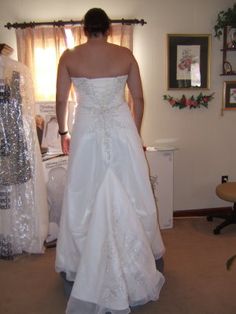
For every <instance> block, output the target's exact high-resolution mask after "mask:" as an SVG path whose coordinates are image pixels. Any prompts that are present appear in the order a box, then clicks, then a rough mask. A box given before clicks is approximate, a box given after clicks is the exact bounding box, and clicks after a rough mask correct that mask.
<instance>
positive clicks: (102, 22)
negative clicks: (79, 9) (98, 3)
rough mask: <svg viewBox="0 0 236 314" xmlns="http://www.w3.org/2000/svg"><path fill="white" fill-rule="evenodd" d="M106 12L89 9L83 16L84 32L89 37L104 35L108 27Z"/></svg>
mask: <svg viewBox="0 0 236 314" xmlns="http://www.w3.org/2000/svg"><path fill="white" fill-rule="evenodd" d="M110 23H111V22H110V19H109V17H108V16H107V14H106V12H105V11H103V10H102V9H99V8H93V9H90V10H89V11H88V12H87V13H86V14H85V16H84V31H85V33H86V34H87V35H88V36H89V37H90V36H95V37H97V36H98V35H99V34H102V35H105V34H106V32H107V31H108V30H109V27H110Z"/></svg>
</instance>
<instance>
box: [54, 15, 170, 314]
mask: <svg viewBox="0 0 236 314" xmlns="http://www.w3.org/2000/svg"><path fill="white" fill-rule="evenodd" d="M109 29H110V21H109V18H108V17H107V15H106V13H105V12H104V11H103V10H101V9H91V10H89V11H88V12H87V14H86V15H85V19H84V31H85V34H86V36H87V42H86V43H85V44H83V45H80V46H77V47H75V48H74V49H73V50H67V51H65V52H64V53H63V55H62V57H61V59H60V62H59V67H58V79H57V101H56V109H57V118H58V124H59V134H60V135H61V144H62V150H63V152H64V153H65V154H69V165H68V176H67V183H66V188H65V194H64V202H63V210H62V217H61V222H60V232H59V237H58V243H57V254H56V270H57V271H58V272H63V273H65V274H66V279H67V280H69V281H73V282H74V284H73V289H72V292H71V295H70V298H69V301H68V305H67V310H66V312H67V313H68V314H72V313H78V314H105V313H112V314H126V313H129V312H130V307H132V306H136V305H140V304H144V303H146V302H148V301H151V300H157V299H158V297H159V293H160V290H161V288H162V286H163V283H164V281H165V279H164V277H163V275H162V273H161V272H159V271H158V270H157V269H156V265H155V259H156V260H158V259H160V258H161V257H162V256H163V254H164V245H163V242H162V238H161V234H160V230H159V226H158V221H157V213H156V206H155V202H154V197H153V193H152V189H151V185H150V181H149V175H148V167H147V163H146V159H145V155H144V152H143V148H142V143H141V139H140V136H139V133H140V128H141V121H142V115H143V94H142V85H141V79H140V74H139V69H138V65H137V62H136V60H135V58H134V57H133V55H132V53H131V52H130V51H129V50H128V49H126V48H123V47H120V46H116V45H113V44H109V43H107V35H108V33H109ZM71 84H73V86H74V89H75V91H76V93H77V100H78V106H77V109H76V115H75V122H74V126H73V131H72V136H70V134H69V133H68V125H67V116H68V115H67V100H68V94H69V90H70V87H71ZM126 84H127V85H128V87H129V90H130V92H131V95H132V98H133V102H134V111H135V113H134V119H133V118H132V115H131V113H130V110H129V107H128V105H127V103H126V102H125V100H124V88H125V85H126Z"/></svg>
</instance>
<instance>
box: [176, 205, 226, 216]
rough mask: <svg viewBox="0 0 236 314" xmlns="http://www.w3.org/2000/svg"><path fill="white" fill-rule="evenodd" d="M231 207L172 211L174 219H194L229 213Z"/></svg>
mask: <svg viewBox="0 0 236 314" xmlns="http://www.w3.org/2000/svg"><path fill="white" fill-rule="evenodd" d="M231 210H232V207H217V208H202V209H189V210H177V211H174V217H196V216H209V215H214V214H224V213H229V212H230V211H231Z"/></svg>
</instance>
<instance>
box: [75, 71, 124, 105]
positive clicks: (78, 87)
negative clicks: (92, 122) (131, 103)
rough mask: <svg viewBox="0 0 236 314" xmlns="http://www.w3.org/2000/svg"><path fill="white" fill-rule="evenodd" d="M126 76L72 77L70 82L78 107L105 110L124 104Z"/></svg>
mask: <svg viewBox="0 0 236 314" xmlns="http://www.w3.org/2000/svg"><path fill="white" fill-rule="evenodd" d="M126 80H127V75H122V76H116V77H99V78H85V77H73V78H72V82H73V86H74V89H75V92H76V97H77V103H78V104H79V106H80V107H85V108H87V107H92V108H107V107H109V108H110V107H114V106H117V105H119V104H122V103H124V90H125V84H126Z"/></svg>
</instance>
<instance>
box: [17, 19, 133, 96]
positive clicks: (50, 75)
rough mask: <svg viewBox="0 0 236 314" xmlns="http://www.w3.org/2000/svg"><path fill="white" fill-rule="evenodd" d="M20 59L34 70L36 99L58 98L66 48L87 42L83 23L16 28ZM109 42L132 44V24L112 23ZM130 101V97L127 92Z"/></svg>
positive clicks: (130, 45)
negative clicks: (61, 61)
mask: <svg viewBox="0 0 236 314" xmlns="http://www.w3.org/2000/svg"><path fill="white" fill-rule="evenodd" d="M16 38H17V53H18V60H19V61H20V62H22V63H24V64H26V65H27V66H28V67H29V68H30V70H31V73H32V77H33V81H34V89H35V99H36V101H55V91H56V73H57V65H58V61H59V58H60V56H61V54H62V52H63V51H64V50H65V49H67V48H73V47H74V46H76V45H80V44H82V43H84V42H86V37H85V35H84V32H83V27H82V26H70V27H36V28H25V29H17V30H16ZM108 42H111V43H114V44H117V45H120V46H124V47H127V48H129V49H130V50H132V48H133V26H132V25H121V24H119V25H112V28H111V34H110V36H109V37H108ZM127 97H128V101H129V102H130V97H129V96H128V94H127Z"/></svg>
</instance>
